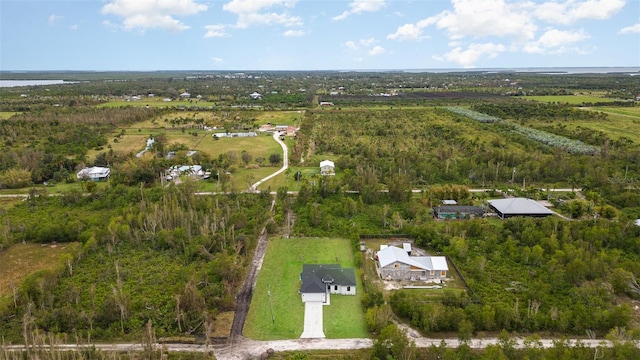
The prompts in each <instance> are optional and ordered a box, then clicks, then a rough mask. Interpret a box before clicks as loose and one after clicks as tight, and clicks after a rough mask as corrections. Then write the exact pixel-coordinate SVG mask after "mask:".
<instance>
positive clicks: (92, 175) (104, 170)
mask: <svg viewBox="0 0 640 360" xmlns="http://www.w3.org/2000/svg"><path fill="white" fill-rule="evenodd" d="M110 175H111V170H110V169H109V168H108V167H100V166H94V167H90V168H84V169H82V170H80V171H78V173H77V174H76V176H78V179H80V180H86V179H89V180H93V181H101V180H106V179H108V178H109V176H110Z"/></svg>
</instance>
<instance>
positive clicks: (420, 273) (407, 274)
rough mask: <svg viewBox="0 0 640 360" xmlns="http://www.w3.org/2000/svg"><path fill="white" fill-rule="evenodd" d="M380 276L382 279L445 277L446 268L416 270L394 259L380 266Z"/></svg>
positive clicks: (441, 278) (442, 278) (443, 278)
mask: <svg viewBox="0 0 640 360" xmlns="http://www.w3.org/2000/svg"><path fill="white" fill-rule="evenodd" d="M380 277H381V278H382V279H383V280H386V279H391V280H431V279H440V280H445V279H446V278H447V271H446V270H433V271H429V270H418V269H411V266H409V265H407V264H404V263H401V262H399V261H396V262H394V263H391V264H389V265H387V266H385V267H383V268H380Z"/></svg>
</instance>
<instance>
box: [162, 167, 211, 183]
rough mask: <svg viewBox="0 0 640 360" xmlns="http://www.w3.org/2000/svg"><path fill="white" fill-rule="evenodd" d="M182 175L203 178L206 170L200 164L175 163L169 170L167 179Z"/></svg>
mask: <svg viewBox="0 0 640 360" xmlns="http://www.w3.org/2000/svg"><path fill="white" fill-rule="evenodd" d="M182 175H188V176H193V177H195V178H202V177H203V176H204V171H203V170H202V166H200V165H174V166H172V167H170V168H169V169H168V170H167V174H166V177H165V179H167V180H169V181H170V180H173V179H177V178H179V177H180V176H182Z"/></svg>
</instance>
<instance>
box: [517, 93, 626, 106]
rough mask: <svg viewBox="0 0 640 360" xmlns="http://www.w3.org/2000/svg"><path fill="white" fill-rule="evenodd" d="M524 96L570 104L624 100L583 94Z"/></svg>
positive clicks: (547, 101)
mask: <svg viewBox="0 0 640 360" xmlns="http://www.w3.org/2000/svg"><path fill="white" fill-rule="evenodd" d="M524 98H525V99H527V100H534V101H539V102H546V103H558V104H570V105H581V104H589V103H603V102H615V101H623V99H613V98H606V97H603V96H597V95H582V94H578V95H545V96H525V97H524Z"/></svg>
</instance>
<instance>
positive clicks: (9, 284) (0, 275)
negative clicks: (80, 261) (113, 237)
mask: <svg viewBox="0 0 640 360" xmlns="http://www.w3.org/2000/svg"><path fill="white" fill-rule="evenodd" d="M79 246H80V244H78V243H65V244H57V245H56V244H46V245H45V244H42V245H41V244H16V245H13V246H11V247H9V248H8V249H6V250H3V251H0V310H2V308H3V305H8V304H9V303H11V301H10V300H11V298H12V296H13V295H12V294H13V289H14V287H19V286H20V284H22V282H23V281H24V279H26V278H27V276H29V275H31V274H33V273H35V272H37V271H41V270H49V271H57V270H59V269H61V268H63V267H64V266H65V264H64V263H63V261H62V257H63V256H65V255H66V256H72V254H74V253H75V252H76V251H77V250H78V248H79Z"/></svg>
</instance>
